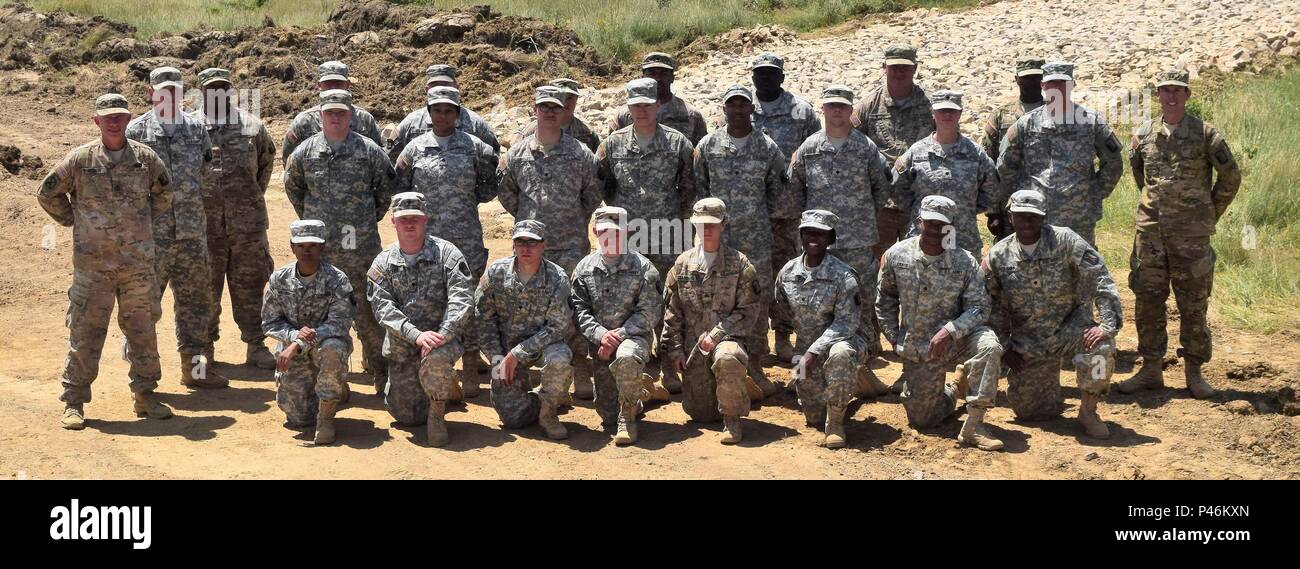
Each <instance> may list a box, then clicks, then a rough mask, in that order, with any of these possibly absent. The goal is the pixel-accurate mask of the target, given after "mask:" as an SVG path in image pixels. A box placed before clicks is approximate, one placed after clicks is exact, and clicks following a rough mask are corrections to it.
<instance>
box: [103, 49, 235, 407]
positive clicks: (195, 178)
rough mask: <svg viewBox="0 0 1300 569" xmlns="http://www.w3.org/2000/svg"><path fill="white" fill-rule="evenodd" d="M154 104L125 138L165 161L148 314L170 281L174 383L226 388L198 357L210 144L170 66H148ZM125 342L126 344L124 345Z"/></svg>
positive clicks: (203, 324)
mask: <svg viewBox="0 0 1300 569" xmlns="http://www.w3.org/2000/svg"><path fill="white" fill-rule="evenodd" d="M149 83H150V87H149V89H148V91H149V100H150V101H152V103H153V108H152V109H150V110H149V112H147V113H145V114H143V115H140V116H138V117H136V118H135V120H132V121H131V124H129V125H127V127H126V137H127V138H130V139H131V140H134V141H136V142H141V143H144V144H145V145H147V146H149V148H150V149H152V150H153V151H154V153H155V154H157V155H158V158H160V159H162V161H163V164H166V165H167V173H168V175H169V176H170V177H171V180H172V184H171V192H172V207H171V210H170V211H168V212H167V213H166V214H164V215H163V216H162V217H160V218H158V219H157V220H156V221H157V222H156V223H154V225H153V233H154V246H155V248H156V255H155V256H154V278H156V279H157V280H158V288H157V290H156V291H155V292H156V293H157V295H158V297H157V299H156V300H155V302H154V315H153V317H154V320H155V321H157V320H159V319H161V318H162V295H163V292H164V291H165V290H167V287H168V285H170V286H171V287H172V298H173V301H174V302H173V308H174V312H175V313H176V347H177V350H178V351H179V352H180V360H181V361H180V366H181V384H183V385H185V386H187V387H225V386H226V384H227V381H226V379H225V378H223V377H218V376H217V375H216V374H215V373H213V372H212V370H211V369H210V368H209V367H208V364H210V363H211V362H210V361H207V360H205V359H204V358H205V357H206V355H205V354H206V353H207V351H208V348H209V346H211V342H212V340H211V339H209V336H208V334H209V333H210V332H211V329H210V326H211V321H212V312H213V309H212V270H211V266H210V265H211V261H210V259H209V258H208V241H207V224H208V219H207V215H206V213H205V212H204V209H203V188H202V181H203V169H204V166H205V164H206V163H208V162H210V161H211V160H212V146H211V144H210V143H209V141H208V131H207V129H206V128H205V127H204V125H203V121H201V120H199V119H196V118H194V117H191V116H189V115H187V114H185V113H183V112H181V97H182V96H183V95H184V93H183V90H184V88H185V87H184V84H183V83H182V82H181V72H180V71H179V70H177V69H176V68H174V67H159V68H157V69H154V70H153V71H152V72H151V73H149ZM129 347H130V346H129V345H128V346H127V348H128V350H129Z"/></svg>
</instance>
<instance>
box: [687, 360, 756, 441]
mask: <svg viewBox="0 0 1300 569" xmlns="http://www.w3.org/2000/svg"><path fill="white" fill-rule="evenodd" d="M748 367H749V356H748V355H746V354H745V349H744V348H742V347H741V346H740V344H739V343H736V342H734V341H730V340H728V341H724V342H719V343H718V345H717V346H714V348H713V351H712V352H710V353H708V354H704V353H697V354H695V357H694V358H691V365H690V367H688V368H686V373H684V374H682V410H683V411H686V414H687V415H688V416H690V418H691V420H692V421H696V422H699V423H716V422H718V421H721V420H722V416H723V415H727V416H731V417H744V416H746V415H749V392H747V391H746V390H745V376H746V375H747V374H748Z"/></svg>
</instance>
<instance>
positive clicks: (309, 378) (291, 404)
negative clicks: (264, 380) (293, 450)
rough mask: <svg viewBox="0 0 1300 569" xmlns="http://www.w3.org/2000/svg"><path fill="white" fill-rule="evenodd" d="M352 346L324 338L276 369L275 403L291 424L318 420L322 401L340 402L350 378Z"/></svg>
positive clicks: (301, 424)
mask: <svg viewBox="0 0 1300 569" xmlns="http://www.w3.org/2000/svg"><path fill="white" fill-rule="evenodd" d="M351 353H352V346H351V344H350V343H349V342H346V341H344V340H342V339H340V338H325V339H324V340H321V342H320V343H319V344H318V345H316V347H314V348H311V349H309V350H307V351H304V352H298V355H296V356H294V357H293V359H292V360H289V369H287V370H285V371H277V372H275V402H276V404H278V405H279V406H280V410H281V411H284V417H285V421H286V422H288V423H289V425H290V426H294V427H303V426H306V425H310V424H313V423H315V422H316V411H317V409H318V408H319V404H320V402H321V401H338V399H339V397H340V395H341V394H342V392H343V382H345V381H347V380H348V379H347V373H348V371H347V370H348V356H349V355H351Z"/></svg>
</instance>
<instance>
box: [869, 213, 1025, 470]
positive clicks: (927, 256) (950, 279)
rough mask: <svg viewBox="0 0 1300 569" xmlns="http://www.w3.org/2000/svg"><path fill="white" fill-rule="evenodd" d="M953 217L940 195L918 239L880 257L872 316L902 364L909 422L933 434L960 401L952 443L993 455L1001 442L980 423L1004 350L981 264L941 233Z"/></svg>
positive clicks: (922, 218)
mask: <svg viewBox="0 0 1300 569" xmlns="http://www.w3.org/2000/svg"><path fill="white" fill-rule="evenodd" d="M956 210H957V205H956V204H955V203H953V201H952V200H950V199H948V198H946V197H944V196H927V197H926V198H925V199H923V200H921V208H920V213H919V214H918V217H919V218H920V224H921V234H920V235H917V236H916V237H910V238H908V239H904V240H902V241H899V242H898V244H896V245H894V246H893V247H890V248H889V251H887V252H886V253H885V260H884V264H883V265H881V268H880V296H879V298H878V299H877V300H876V312H877V314H878V316H879V318H880V326H881V328H883V329H884V333H885V338H886V339H888V340H889V342H890V344H892V345H893V346H894V352H895V353H897V354H898V355H899V356H900V357H901V358H902V360H903V382H904V388H903V409H904V410H906V412H907V422H908V423H909V424H911V425H913V426H916V427H921V428H925V427H933V426H935V425H937V424H939V423H940V422H941V421H943V420H944V419H946V418H948V416H949V415H951V414H952V413H953V411H954V410H955V402H956V398H957V397H962V396H964V397H965V398H966V409H967V413H968V417H967V420H966V423H965V425H964V426H963V427H962V430H961V433H960V434H959V435H958V436H957V439H958V440H959V441H961V442H963V443H966V444H972V445H975V446H978V447H979V448H980V449H983V450H998V449H1001V448H1002V441H999V440H997V439H996V438H993V437H992V436H991V435H989V434H988V433H987V432H986V431H984V429H983V428H982V421H983V418H984V412H985V410H987V409H988V408H989V407H992V406H993V404H994V402H995V400H996V398H997V394H998V373H999V372H1000V371H1001V368H1000V365H999V362H1000V360H1001V357H1002V346H1001V345H1000V344H999V343H998V337H997V334H995V333H994V332H993V331H992V330H990V329H989V328H988V326H986V325H985V324H986V323H987V322H988V317H989V297H988V293H986V292H985V290H984V281H983V280H982V279H981V278H980V269H979V263H978V262H977V261H976V260H975V257H974V256H972V255H971V254H970V253H968V252H966V250H964V249H961V248H959V247H956V246H955V244H954V243H951V242H949V241H950V238H948V236H947V235H948V231H945V228H946V227H948V226H950V225H951V224H952V220H953V219H954V217H955V216H956ZM957 364H961V365H962V366H963V370H964V371H963V372H962V380H961V381H960V382H959V383H958V384H957V385H945V383H944V375H945V371H946V370H947V369H949V368H950V367H951V366H955V365H957Z"/></svg>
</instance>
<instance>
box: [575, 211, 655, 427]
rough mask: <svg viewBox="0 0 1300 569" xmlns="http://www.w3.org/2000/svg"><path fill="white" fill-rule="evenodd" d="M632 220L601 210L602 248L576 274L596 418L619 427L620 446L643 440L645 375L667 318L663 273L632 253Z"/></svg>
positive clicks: (580, 330)
mask: <svg viewBox="0 0 1300 569" xmlns="http://www.w3.org/2000/svg"><path fill="white" fill-rule="evenodd" d="M627 219H628V212H627V210H625V209H623V208H621V207H608V206H607V207H602V208H600V209H598V210H596V213H595V227H593V228H592V233H593V234H594V235H595V236H596V240H597V243H599V247H600V248H599V250H597V251H595V252H593V253H592V254H590V255H587V257H586V258H584V259H583V260H582V261H581V262H579V263H578V267H577V268H576V269H574V273H573V279H572V285H573V294H572V298H571V302H572V304H573V311H574V313H575V318H576V319H577V323H578V333H579V334H581V335H582V337H583V338H585V339H586V340H587V342H589V344H590V346H591V349H592V350H593V351H594V352H595V358H594V360H595V366H594V367H595V378H596V413H597V414H598V415H600V422H601V424H602V425H605V426H606V427H609V426H613V425H614V424H615V423H616V422H617V425H618V427H617V432H616V434H615V435H614V443H615V444H617V445H630V444H633V443H635V442H636V440H637V423H636V421H637V414H638V413H640V412H641V399H642V397H644V396H645V394H646V390H645V384H644V383H643V382H642V371H643V370H644V368H645V365H646V362H647V361H648V360H649V359H650V343H651V341H652V340H653V336H654V327H655V326H657V325H658V323H659V321H660V320H661V319H662V317H663V298H662V296H661V295H662V292H661V290H660V288H661V287H660V284H659V272H658V271H657V270H655V267H654V264H653V263H651V262H650V260H649V259H647V258H645V256H643V255H641V254H640V253H637V252H636V251H633V250H630V249H628V248H627Z"/></svg>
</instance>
